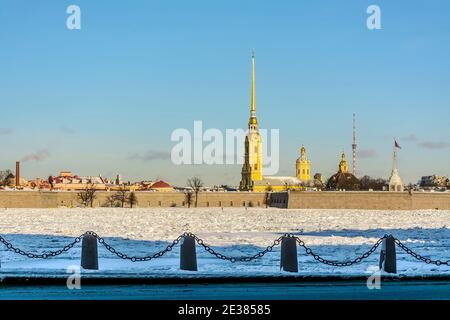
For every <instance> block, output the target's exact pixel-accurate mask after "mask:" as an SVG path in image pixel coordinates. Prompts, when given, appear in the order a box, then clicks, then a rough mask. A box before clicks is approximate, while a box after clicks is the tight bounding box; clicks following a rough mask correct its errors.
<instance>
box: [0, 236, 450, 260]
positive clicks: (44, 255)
mask: <svg viewBox="0 0 450 320" xmlns="http://www.w3.org/2000/svg"><path fill="white" fill-rule="evenodd" d="M84 236H93V237H95V238H96V239H97V240H98V242H99V243H100V244H102V245H103V246H104V247H105V248H106V249H107V250H108V251H109V252H111V253H113V254H115V255H116V256H118V257H119V258H121V259H125V260H131V261H132V262H140V261H150V260H153V259H157V258H160V257H162V256H163V255H165V254H166V253H167V252H170V251H172V249H173V247H174V246H175V245H177V244H178V243H180V241H181V240H182V239H183V238H185V237H192V238H194V239H195V241H196V242H197V244H198V245H200V246H202V247H203V248H204V249H205V251H207V252H208V253H210V254H212V255H214V256H215V257H217V258H219V259H221V260H227V261H230V262H233V263H234V262H236V261H240V262H250V261H253V260H256V259H259V258H261V257H263V256H264V255H266V254H267V253H269V252H271V251H272V250H273V248H274V247H276V246H278V245H280V243H281V241H282V240H283V237H292V238H296V241H297V243H298V244H299V245H300V246H301V247H302V248H304V249H305V252H306V254H307V255H310V256H312V257H314V259H315V260H316V261H318V262H320V263H323V264H326V265H330V266H334V267H348V266H351V265H354V264H357V263H360V262H361V261H362V260H364V259H367V258H368V257H369V256H371V255H372V254H373V253H374V252H375V250H376V249H377V248H378V247H379V246H380V244H381V243H382V242H383V240H384V239H386V238H387V237H389V236H388V235H385V236H384V237H382V238H380V239H379V240H378V241H377V242H376V243H375V244H374V245H373V246H372V247H371V248H370V249H369V250H368V251H367V252H365V253H364V254H363V255H361V256H360V257H358V258H356V259H354V260H349V261H345V262H339V261H331V260H327V259H324V258H322V257H321V256H319V255H318V254H316V253H314V251H313V250H312V249H311V248H309V247H308V246H306V244H305V242H304V241H303V240H301V239H299V238H297V237H295V236H294V235H292V234H284V235H283V236H281V237H279V238H278V239H275V240H274V242H273V243H272V245H270V246H268V247H266V248H265V249H264V250H262V251H260V252H258V253H256V254H255V255H252V256H245V257H230V256H226V255H224V254H222V253H220V252H217V251H215V250H214V249H213V248H211V247H210V246H209V245H207V244H205V243H204V241H203V239H201V238H199V237H198V236H196V235H195V234H193V233H190V232H185V233H183V234H182V235H180V236H178V238H176V239H175V240H173V241H172V243H171V244H169V245H168V246H167V247H166V248H165V249H163V250H161V251H159V252H157V253H154V254H152V255H149V256H143V257H137V256H128V255H126V254H124V253H122V252H120V251H117V250H116V249H114V248H113V247H112V246H111V245H109V244H108V243H107V242H106V241H105V240H104V239H103V238H102V237H100V236H99V235H97V234H96V233H95V232H93V231H88V232H86V233H84V234H82V235H80V236H79V237H76V238H75V239H74V240H73V241H72V242H71V243H69V244H67V245H66V246H64V247H63V248H62V249H60V250H56V251H50V252H45V253H41V254H35V253H31V252H26V251H24V250H22V249H19V248H16V247H15V246H14V245H13V244H12V243H11V242H9V241H7V240H6V239H5V238H3V237H2V236H0V243H3V244H4V245H5V246H6V248H7V249H8V250H10V251H13V252H15V253H17V254H20V255H22V256H26V257H28V258H30V259H48V258H51V257H55V256H59V255H61V254H63V253H65V252H67V251H69V250H70V249H72V248H73V247H74V246H75V245H76V244H77V243H79V242H81V240H82V239H83V237H84ZM394 241H395V243H396V244H397V245H398V246H399V247H400V248H401V249H402V250H404V251H405V252H406V253H408V254H409V255H411V256H413V257H414V258H416V259H417V260H420V261H422V262H425V263H427V264H434V265H436V266H440V265H447V266H450V260H447V261H442V260H432V259H429V258H425V257H423V256H421V255H420V254H417V253H415V252H414V251H412V250H411V249H409V248H408V247H407V246H406V245H404V244H403V243H402V242H401V241H400V240H399V239H397V238H394Z"/></svg>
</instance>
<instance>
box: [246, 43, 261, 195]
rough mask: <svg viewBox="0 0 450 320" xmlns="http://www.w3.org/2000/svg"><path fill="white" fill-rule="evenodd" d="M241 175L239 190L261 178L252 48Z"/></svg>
mask: <svg viewBox="0 0 450 320" xmlns="http://www.w3.org/2000/svg"><path fill="white" fill-rule="evenodd" d="M241 175H242V179H241V183H240V189H241V190H253V182H254V181H259V180H262V179H263V176H262V142H261V135H260V134H259V129H258V120H257V119H256V95H255V51H254V50H252V92H251V98H250V119H249V121H248V134H247V136H246V137H245V156H244V164H243V166H242V172H241Z"/></svg>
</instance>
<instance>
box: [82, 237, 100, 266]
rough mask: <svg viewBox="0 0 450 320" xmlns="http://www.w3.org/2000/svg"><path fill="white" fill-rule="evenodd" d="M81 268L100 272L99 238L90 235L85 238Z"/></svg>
mask: <svg viewBox="0 0 450 320" xmlns="http://www.w3.org/2000/svg"><path fill="white" fill-rule="evenodd" d="M81 267H82V268H83V269H87V270H98V253H97V238H96V237H95V236H93V235H90V234H85V235H84V236H83V242H82V244H81Z"/></svg>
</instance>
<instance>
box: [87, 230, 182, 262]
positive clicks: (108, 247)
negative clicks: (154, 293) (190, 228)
mask: <svg viewBox="0 0 450 320" xmlns="http://www.w3.org/2000/svg"><path fill="white" fill-rule="evenodd" d="M86 235H91V236H94V237H95V238H97V240H98V242H99V243H100V244H101V245H103V246H104V247H105V248H106V250H108V251H109V252H111V253H112V254H115V255H116V256H118V257H119V258H121V259H124V260H130V261H132V262H142V261H150V260H153V259H157V258H161V257H162V256H163V255H165V254H166V253H167V252H169V251H172V249H173V247H174V246H176V245H177V244H178V243H179V242H180V241H181V239H183V238H184V237H185V236H186V233H185V234H182V235H180V236H179V237H178V238H176V239H175V240H173V241H172V243H171V244H169V245H168V246H167V247H166V248H165V249H164V250H161V251H159V252H157V253H155V254H152V255H149V256H144V257H138V256H128V255H126V254H124V253H122V252H120V251H117V250H116V249H114V248H113V247H112V246H111V245H109V244H108V243H107V242H106V241H105V239H103V238H102V237H100V236H99V235H97V234H96V233H95V232H93V231H88V232H86Z"/></svg>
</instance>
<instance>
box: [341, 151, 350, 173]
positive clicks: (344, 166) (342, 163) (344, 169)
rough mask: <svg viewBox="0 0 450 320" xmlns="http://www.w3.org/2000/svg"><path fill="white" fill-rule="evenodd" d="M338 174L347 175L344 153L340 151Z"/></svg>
mask: <svg viewBox="0 0 450 320" xmlns="http://www.w3.org/2000/svg"><path fill="white" fill-rule="evenodd" d="M339 172H340V173H348V163H347V159H346V157H345V151H344V150H342V155H341V162H339Z"/></svg>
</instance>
